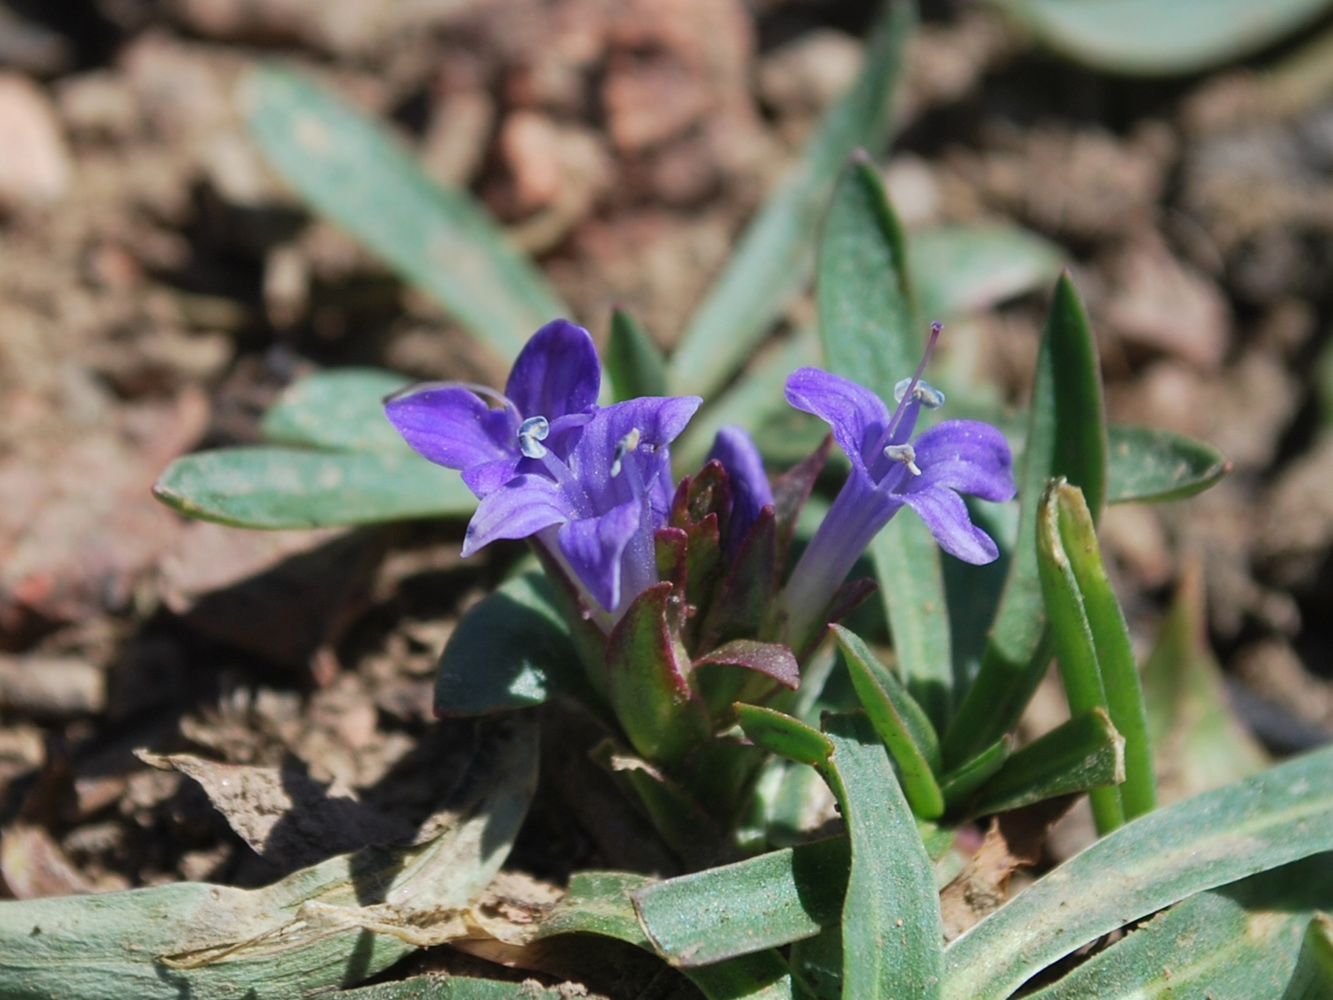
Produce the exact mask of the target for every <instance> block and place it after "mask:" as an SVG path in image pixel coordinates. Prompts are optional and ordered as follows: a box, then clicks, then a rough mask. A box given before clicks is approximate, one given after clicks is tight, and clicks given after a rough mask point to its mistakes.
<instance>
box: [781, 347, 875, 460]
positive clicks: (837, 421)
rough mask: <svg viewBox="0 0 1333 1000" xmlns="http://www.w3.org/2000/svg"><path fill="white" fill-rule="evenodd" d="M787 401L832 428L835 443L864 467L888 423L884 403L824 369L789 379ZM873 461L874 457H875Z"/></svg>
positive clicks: (799, 372) (805, 371) (803, 371)
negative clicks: (868, 451)
mask: <svg viewBox="0 0 1333 1000" xmlns="http://www.w3.org/2000/svg"><path fill="white" fill-rule="evenodd" d="M786 392H787V402H789V403H790V404H791V405H792V406H794V407H796V409H798V410H803V411H804V412H806V413H813V414H814V415H815V416H817V417H819V418H820V419H821V420H823V421H825V422H826V423H827V424H828V425H829V427H831V428H832V429H833V437H834V440H836V441H837V442H838V446H839V447H840V448H842V450H843V451H844V452H846V453H847V457H848V458H850V459H851V460H852V463H853V464H854V465H858V466H861V467H865V466H866V465H867V464H869V463H868V462H867V459H866V455H865V453H866V451H867V449H870V448H873V447H875V445H876V444H877V443H878V442H879V439H880V437H881V436H882V435H883V433H884V428H885V427H886V426H887V425H888V422H889V411H888V409H887V408H886V407H885V405H884V401H883V400H882V399H880V398H879V397H878V396H876V395H875V394H874V393H873V392H871V391H870V390H869V389H867V388H865V387H864V386H859V385H857V384H856V383H855V382H852V381H850V380H849V379H845V378H843V377H841V376H840V375H834V374H832V373H831V372H826V371H824V370H823V369H822V368H798V369H796V371H794V372H792V373H791V375H790V376H788V378H787V390H786ZM872 458H873V456H872Z"/></svg>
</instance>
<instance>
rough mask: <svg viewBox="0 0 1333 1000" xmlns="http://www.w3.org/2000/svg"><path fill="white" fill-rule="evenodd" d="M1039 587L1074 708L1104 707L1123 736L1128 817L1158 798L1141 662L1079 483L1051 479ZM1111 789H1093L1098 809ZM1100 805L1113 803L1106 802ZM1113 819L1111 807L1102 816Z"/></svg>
mask: <svg viewBox="0 0 1333 1000" xmlns="http://www.w3.org/2000/svg"><path fill="white" fill-rule="evenodd" d="M1037 550H1038V558H1039V561H1040V568H1041V584H1042V594H1043V597H1044V599H1045V602H1046V610H1047V614H1048V616H1049V618H1050V628H1051V638H1052V641H1053V642H1054V645H1055V650H1056V654H1057V656H1058V658H1059V663H1060V676H1061V677H1062V678H1063V679H1064V682H1065V693H1066V695H1067V696H1068V698H1069V709H1070V711H1071V712H1073V713H1075V714H1077V713H1080V712H1087V711H1091V710H1092V709H1095V708H1104V709H1105V710H1106V712H1107V714H1108V715H1109V716H1110V718H1111V723H1112V724H1113V725H1114V726H1115V728H1116V730H1117V731H1119V733H1120V735H1121V736H1123V737H1124V739H1125V781H1124V784H1123V785H1121V786H1120V788H1119V789H1118V791H1117V792H1115V793H1114V794H1115V796H1116V798H1117V799H1118V800H1119V804H1120V806H1121V808H1122V809H1123V815H1124V817H1125V818H1127V819H1133V818H1134V817H1136V816H1141V815H1143V814H1144V813H1145V812H1148V811H1149V810H1150V809H1152V808H1153V807H1154V806H1156V804H1157V785H1156V779H1155V777H1154V775H1153V764H1152V750H1151V748H1150V747H1149V745H1148V721H1147V714H1146V712H1145V711H1144V707H1143V691H1142V689H1141V688H1140V686H1139V674H1138V667H1137V666H1136V665H1135V662H1134V650H1133V647H1132V646H1131V645H1130V641H1129V629H1128V627H1127V626H1126V625H1125V616H1124V614H1123V613H1122V612H1121V610H1120V602H1119V601H1117V600H1116V597H1115V592H1114V591H1112V590H1111V584H1110V581H1109V580H1107V578H1106V570H1105V569H1104V568H1103V566H1102V559H1101V552H1100V550H1099V549H1098V546H1097V534H1096V530H1095V529H1094V528H1093V524H1092V515H1091V513H1090V512H1089V511H1088V507H1087V504H1086V503H1085V502H1084V500H1083V494H1082V492H1081V491H1080V490H1079V489H1078V487H1077V486H1070V485H1069V484H1068V483H1065V482H1063V481H1061V480H1053V481H1052V482H1051V485H1050V487H1049V489H1048V490H1047V493H1046V497H1045V498H1044V499H1043V501H1042V507H1041V511H1040V520H1039V521H1038V525H1037ZM1111 795H1112V792H1111V791H1110V790H1104V791H1098V792H1093V793H1092V802H1093V810H1094V812H1096V811H1097V810H1098V808H1099V806H1098V803H1099V801H1109V799H1110V796H1111ZM1103 808H1109V807H1106V806H1104V807H1103ZM1103 818H1105V819H1106V820H1107V821H1113V820H1114V810H1111V811H1109V812H1108V813H1107V814H1106V815H1105V817H1103V816H1102V815H1101V814H1099V816H1098V828H1099V829H1100V830H1102V832H1105V831H1106V830H1107V829H1110V827H1105V826H1103V825H1102V821H1103Z"/></svg>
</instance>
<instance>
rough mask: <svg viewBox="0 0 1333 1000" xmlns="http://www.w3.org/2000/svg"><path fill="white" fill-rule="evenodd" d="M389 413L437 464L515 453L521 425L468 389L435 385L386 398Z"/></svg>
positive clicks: (454, 465) (458, 465) (463, 464)
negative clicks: (387, 399)
mask: <svg viewBox="0 0 1333 1000" xmlns="http://www.w3.org/2000/svg"><path fill="white" fill-rule="evenodd" d="M384 413H385V416H387V417H388V418H389V421H390V422H391V423H392V424H393V425H394V426H395V427H397V428H398V433H400V434H401V435H402V436H403V439H404V440H405V441H407V443H408V444H410V445H411V446H412V447H413V448H414V449H416V450H417V451H418V452H420V453H421V454H422V455H424V456H425V457H426V458H428V459H430V460H431V461H432V462H435V463H437V464H439V465H443V466H446V467H447V468H450V469H466V468H469V467H471V466H474V465H480V464H481V463H483V462H492V461H495V460H497V459H502V458H507V457H510V456H516V455H517V453H518V452H517V448H518V444H517V432H518V427H517V425H516V424H515V423H514V422H513V417H512V416H511V414H509V413H508V412H506V411H505V410H503V409H493V408H491V407H489V406H487V405H486V403H485V402H484V401H483V400H482V399H481V398H480V397H478V396H477V395H476V394H475V393H474V392H472V391H471V390H470V389H465V388H463V387H461V386H435V387H431V388H428V389H421V390H419V391H416V392H411V391H409V392H408V393H406V394H405V395H401V396H395V397H392V398H390V399H389V401H388V402H387V403H385V404H384Z"/></svg>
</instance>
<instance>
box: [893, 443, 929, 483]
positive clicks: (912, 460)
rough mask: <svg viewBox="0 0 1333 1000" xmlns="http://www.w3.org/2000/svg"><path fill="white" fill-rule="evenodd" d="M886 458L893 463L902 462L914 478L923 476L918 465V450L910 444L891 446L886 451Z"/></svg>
mask: <svg viewBox="0 0 1333 1000" xmlns="http://www.w3.org/2000/svg"><path fill="white" fill-rule="evenodd" d="M884 457H885V458H887V459H888V460H889V461H891V462H902V463H903V465H905V466H907V471H908V472H910V473H911V474H912V475H914V476H919V475H921V469H920V467H919V466H918V465H917V464H916V449H915V448H913V447H912V446H911V445H910V444H891V445H889V446H888V447H887V448H885V449H884Z"/></svg>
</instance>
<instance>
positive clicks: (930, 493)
mask: <svg viewBox="0 0 1333 1000" xmlns="http://www.w3.org/2000/svg"><path fill="white" fill-rule="evenodd" d="M899 495H900V496H901V497H902V499H903V501H904V502H905V503H906V504H907V505H908V506H909V507H911V508H912V509H913V510H914V511H916V512H917V514H918V515H920V517H921V520H923V521H925V522H926V527H928V528H929V529H930V533H931V534H932V535H934V536H935V541H937V542H939V543H940V548H942V549H944V551H945V552H947V553H949V555H951V556H955V557H957V558H959V559H961V560H963V562H968V563H973V564H975V565H978V566H980V565H982V564H983V563H988V562H994V561H995V559H996V558H997V557H998V556H999V554H1000V550H999V549H998V548H997V547H996V545H995V543H994V542H993V541H992V540H991V537H990V535H988V534H986V533H985V532H984V531H982V530H981V529H980V528H978V527H977V526H976V525H974V524H973V523H972V518H971V517H970V516H969V515H968V513H967V505H966V504H965V503H963V498H962V497H960V496H959V495H958V494H957V493H955V492H954V491H953V490H951V489H948V488H946V487H943V486H937V487H934V488H928V489H923V490H917V491H915V492H913V493H902V494H899Z"/></svg>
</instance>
